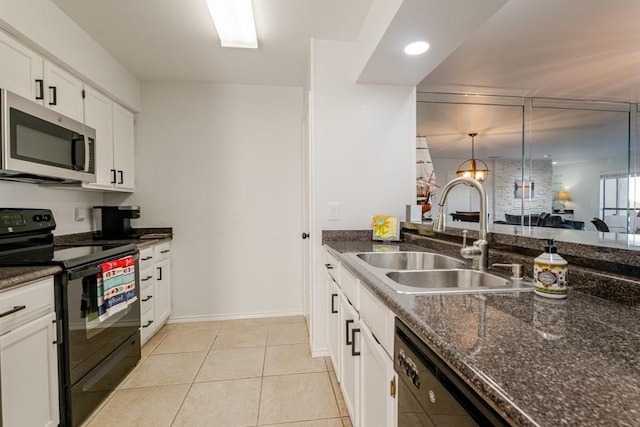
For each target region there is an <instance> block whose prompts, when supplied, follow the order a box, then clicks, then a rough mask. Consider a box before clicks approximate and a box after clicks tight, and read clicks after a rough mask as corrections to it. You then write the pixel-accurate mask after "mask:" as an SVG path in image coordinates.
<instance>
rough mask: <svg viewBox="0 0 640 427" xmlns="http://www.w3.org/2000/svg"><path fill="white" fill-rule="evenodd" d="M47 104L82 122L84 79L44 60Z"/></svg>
mask: <svg viewBox="0 0 640 427" xmlns="http://www.w3.org/2000/svg"><path fill="white" fill-rule="evenodd" d="M44 83H45V84H44V86H45V87H44V93H45V96H44V99H45V105H46V106H47V107H49V108H51V109H52V110H54V111H57V112H58V113H60V114H64V115H65V116H67V117H70V118H72V119H74V120H77V121H79V122H82V119H83V117H82V116H83V114H82V89H83V85H82V81H80V80H78V79H77V78H75V77H74V76H73V75H71V74H69V73H68V72H66V71H65V70H63V69H62V68H60V67H58V66H56V65H53V64H52V63H50V62H48V61H44Z"/></svg>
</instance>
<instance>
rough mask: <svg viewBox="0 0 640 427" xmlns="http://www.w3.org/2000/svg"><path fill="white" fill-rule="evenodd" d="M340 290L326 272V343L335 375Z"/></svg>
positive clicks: (338, 347) (338, 352)
mask: <svg viewBox="0 0 640 427" xmlns="http://www.w3.org/2000/svg"><path fill="white" fill-rule="evenodd" d="M340 294H341V292H340V290H339V289H338V286H337V285H336V283H335V282H334V281H333V279H332V278H331V276H330V275H329V274H327V297H328V300H327V310H328V311H327V317H328V323H327V345H328V346H329V357H330V358H331V363H333V369H334V371H335V372H336V375H338V373H339V372H340Z"/></svg>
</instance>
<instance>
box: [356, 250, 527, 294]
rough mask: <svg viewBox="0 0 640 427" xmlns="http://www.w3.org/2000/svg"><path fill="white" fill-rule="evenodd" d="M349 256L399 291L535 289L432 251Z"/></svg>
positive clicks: (418, 292) (524, 282) (445, 291)
mask: <svg viewBox="0 0 640 427" xmlns="http://www.w3.org/2000/svg"><path fill="white" fill-rule="evenodd" d="M347 256H349V257H351V258H352V259H354V260H355V261H356V262H357V263H359V264H361V265H364V266H365V267H367V268H368V269H369V270H370V271H372V272H373V273H374V274H375V275H376V276H377V277H378V278H380V279H381V280H382V281H383V282H384V283H385V284H386V285H387V286H389V287H390V288H391V289H393V290H394V291H395V292H397V293H403V294H431V293H440V294H442V293H475V292H520V291H532V290H533V282H532V281H530V280H526V279H514V278H509V277H508V276H506V275H505V274H503V273H502V272H495V273H494V272H491V273H490V272H486V271H478V270H473V269H471V268H470V267H468V266H467V265H466V263H465V262H464V261H462V260H460V259H457V258H453V257H450V256H447V255H442V254H438V253H433V252H410V251H406V252H360V253H350V254H347Z"/></svg>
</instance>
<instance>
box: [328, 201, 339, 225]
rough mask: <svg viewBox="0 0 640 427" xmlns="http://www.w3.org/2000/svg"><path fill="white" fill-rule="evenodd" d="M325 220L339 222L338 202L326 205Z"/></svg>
mask: <svg viewBox="0 0 640 427" xmlns="http://www.w3.org/2000/svg"><path fill="white" fill-rule="evenodd" d="M327 220H329V221H339V220H340V203H338V202H330V203H327Z"/></svg>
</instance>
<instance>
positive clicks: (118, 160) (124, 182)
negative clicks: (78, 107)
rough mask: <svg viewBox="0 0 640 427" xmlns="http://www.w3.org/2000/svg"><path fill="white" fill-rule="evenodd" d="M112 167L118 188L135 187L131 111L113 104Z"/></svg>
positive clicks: (133, 137)
mask: <svg viewBox="0 0 640 427" xmlns="http://www.w3.org/2000/svg"><path fill="white" fill-rule="evenodd" d="M113 168H114V169H115V171H116V183H115V186H116V188H117V189H120V190H132V191H133V189H134V188H135V136H134V121H133V113H131V112H130V111H129V110H127V109H125V108H123V107H121V106H120V105H118V104H113Z"/></svg>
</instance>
